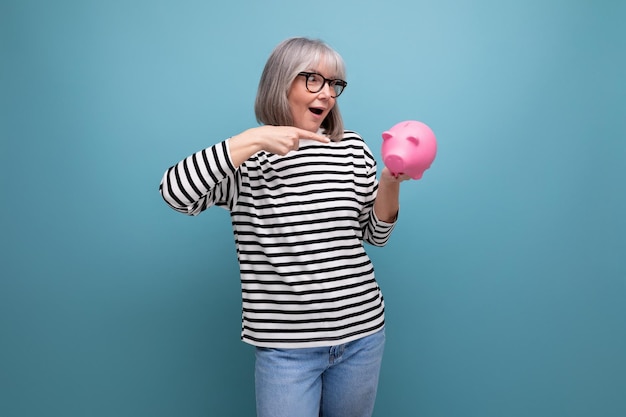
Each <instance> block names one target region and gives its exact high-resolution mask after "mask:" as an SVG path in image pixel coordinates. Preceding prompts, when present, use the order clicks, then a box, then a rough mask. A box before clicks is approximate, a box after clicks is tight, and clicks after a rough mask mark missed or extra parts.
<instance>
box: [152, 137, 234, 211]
mask: <svg viewBox="0 0 626 417" xmlns="http://www.w3.org/2000/svg"><path fill="white" fill-rule="evenodd" d="M239 186H240V177H239V175H238V170H237V169H236V168H235V167H234V166H233V164H232V161H231V158H230V154H229V151H228V144H227V141H223V142H219V143H217V144H215V145H213V146H211V147H209V148H206V149H203V150H201V151H199V152H196V153H194V154H193V155H190V156H188V157H187V158H185V159H183V160H182V161H180V162H178V163H177V164H176V165H174V166H172V167H170V168H168V169H167V171H166V172H165V174H164V175H163V179H162V180H161V184H160V186H159V191H160V193H161V196H162V197H163V199H164V200H165V202H166V203H167V204H168V205H169V206H170V207H172V208H173V209H174V210H176V211H178V212H180V213H184V214H187V215H190V216H195V215H197V214H199V213H200V212H202V211H204V210H206V209H207V208H208V207H211V206H213V205H218V206H223V207H231V206H232V204H233V202H234V201H235V198H236V195H237V190H238V188H239Z"/></svg>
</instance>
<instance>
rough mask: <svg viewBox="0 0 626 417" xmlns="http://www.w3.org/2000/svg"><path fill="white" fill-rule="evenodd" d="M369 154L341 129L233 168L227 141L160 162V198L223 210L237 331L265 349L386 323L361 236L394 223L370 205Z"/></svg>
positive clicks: (381, 237) (384, 235) (196, 209)
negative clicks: (236, 295) (230, 245)
mask: <svg viewBox="0 0 626 417" xmlns="http://www.w3.org/2000/svg"><path fill="white" fill-rule="evenodd" d="M377 187H378V182H377V180H376V161H375V159H374V157H373V156H372V153H371V151H370V150H369V148H368V147H367V145H366V144H365V143H364V142H363V140H362V139H361V138H360V137H359V136H358V135H357V134H356V133H354V132H350V131H346V132H345V134H344V137H343V139H342V140H341V141H339V142H330V143H328V144H322V143H319V142H315V141H309V140H302V141H301V144H300V148H299V150H297V151H293V152H290V153H289V154H287V155H286V156H279V155H274V154H269V153H266V152H259V153H257V154H255V155H254V156H252V157H251V158H250V159H249V160H247V161H246V162H245V163H244V164H243V165H242V166H241V167H239V168H238V169H236V168H235V167H234V166H233V164H232V162H231V159H230V156H229V152H228V141H224V142H220V143H218V144H216V145H214V146H212V147H209V148H207V149H205V150H202V151H200V152H198V153H196V154H194V155H191V156H189V157H188V158H186V159H184V160H182V161H181V162H179V163H178V164H176V165H175V166H173V167H171V168H170V169H168V170H167V171H166V173H165V175H164V177H163V181H162V182H161V187H160V190H161V193H162V195H163V198H164V199H165V201H166V202H167V203H168V204H169V205H170V206H171V207H172V208H174V209H175V210H177V211H179V212H182V213H186V214H189V215H197V214H199V213H200V212H202V211H203V210H205V209H206V208H208V207H210V206H212V205H218V206H221V207H224V208H227V209H228V210H230V213H231V220H232V224H233V229H234V234H235V243H236V247H237V256H238V259H239V263H240V272H241V286H242V302H243V329H242V339H243V340H244V341H246V342H248V343H251V344H253V345H256V346H265V347H283V348H293V347H314V346H323V345H330V344H341V343H346V342H348V341H351V340H354V339H357V338H359V337H362V336H365V335H368V334H371V333H374V332H376V331H377V330H379V329H380V328H382V326H383V325H384V301H383V297H382V294H381V291H380V289H379V287H378V285H377V283H376V280H375V278H374V269H373V266H372V263H371V261H370V259H369V257H368V256H367V254H366V252H365V249H364V247H363V244H362V242H363V241H366V242H368V243H370V244H372V245H376V246H382V245H384V244H385V243H386V242H387V240H388V239H389V236H390V234H391V231H392V229H393V226H394V224H393V223H385V222H382V221H380V220H379V219H377V218H376V216H375V215H374V211H373V210H372V207H373V204H374V199H375V196H376V190H377Z"/></svg>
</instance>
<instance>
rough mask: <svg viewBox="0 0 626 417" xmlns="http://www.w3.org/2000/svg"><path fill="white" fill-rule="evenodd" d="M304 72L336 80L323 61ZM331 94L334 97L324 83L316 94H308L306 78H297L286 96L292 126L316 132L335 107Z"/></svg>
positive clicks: (334, 99)
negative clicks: (315, 73)
mask: <svg viewBox="0 0 626 417" xmlns="http://www.w3.org/2000/svg"><path fill="white" fill-rule="evenodd" d="M306 71H309V72H317V73H318V74H322V75H323V76H324V77H325V78H327V79H333V78H338V77H337V75H336V74H334V73H333V72H331V69H330V68H329V66H328V65H326V64H325V62H324V61H321V62H320V63H319V64H318V65H316V66H315V68H307V69H306ZM331 94H332V95H334V91H333V90H332V88H331V87H330V86H329V85H328V83H325V84H324V86H323V88H322V89H321V91H319V92H318V93H311V92H309V91H308V90H307V89H306V77H304V76H297V77H296V78H295V80H293V83H292V84H291V88H290V89H289V94H288V95H287V99H288V101H289V109H290V110H291V117H292V118H293V125H294V126H295V127H298V128H300V129H303V130H308V131H310V132H317V131H318V130H319V128H320V126H321V125H322V122H323V121H324V119H325V118H326V116H328V113H329V112H330V110H331V109H332V108H333V107H334V106H335V102H336V98H334V97H332V96H331Z"/></svg>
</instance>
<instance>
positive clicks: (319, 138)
mask: <svg viewBox="0 0 626 417" xmlns="http://www.w3.org/2000/svg"><path fill="white" fill-rule="evenodd" d="M300 138H301V139H311V140H316V141H318V142H322V143H328V142H330V139H329V138H328V137H326V136H324V135H318V134H317V133H313V132H309V131H308V130H302V129H300Z"/></svg>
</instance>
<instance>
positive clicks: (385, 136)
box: [383, 131, 393, 140]
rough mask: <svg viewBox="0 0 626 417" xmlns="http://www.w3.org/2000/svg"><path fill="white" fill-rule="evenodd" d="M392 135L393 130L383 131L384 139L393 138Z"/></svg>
mask: <svg viewBox="0 0 626 417" xmlns="http://www.w3.org/2000/svg"><path fill="white" fill-rule="evenodd" d="M392 137H393V135H392V134H391V132H389V131H386V132H383V140H387V139H391V138H392Z"/></svg>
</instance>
